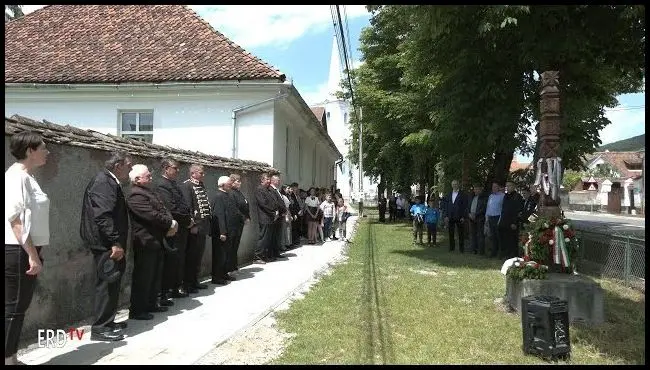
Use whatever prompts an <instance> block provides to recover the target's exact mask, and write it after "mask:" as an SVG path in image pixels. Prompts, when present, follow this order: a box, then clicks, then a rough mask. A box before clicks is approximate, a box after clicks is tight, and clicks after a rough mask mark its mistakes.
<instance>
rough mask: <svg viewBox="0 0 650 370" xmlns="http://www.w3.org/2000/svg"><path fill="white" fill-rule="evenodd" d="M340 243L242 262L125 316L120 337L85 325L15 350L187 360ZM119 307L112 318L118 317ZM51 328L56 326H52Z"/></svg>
mask: <svg viewBox="0 0 650 370" xmlns="http://www.w3.org/2000/svg"><path fill="white" fill-rule="evenodd" d="M356 220H357V217H350V219H349V220H348V224H347V226H348V237H350V235H351V234H352V233H353V232H354V231H353V230H354V229H356ZM344 247H345V243H344V242H342V241H330V242H326V243H324V244H322V245H304V246H301V247H300V248H297V249H293V250H291V251H288V252H285V255H286V256H287V258H286V259H284V260H278V261H277V262H272V263H267V264H265V265H248V266H245V267H241V268H240V270H239V271H237V272H235V273H234V274H235V276H236V278H237V280H236V281H233V282H231V283H230V284H229V285H226V286H217V285H212V284H209V281H207V283H208V285H209V288H208V289H206V290H201V291H200V293H199V294H197V295H192V296H191V297H189V298H181V299H175V300H174V301H175V305H174V306H173V307H170V310H169V311H168V312H163V313H157V314H154V315H155V318H154V319H153V320H151V321H135V320H128V325H129V326H128V328H127V329H126V330H125V331H124V333H125V334H126V335H127V338H126V339H125V340H123V341H120V342H93V341H90V327H89V326H86V327H82V328H83V329H85V334H84V336H83V339H82V340H68V342H67V343H66V345H65V346H64V347H63V348H56V349H50V348H38V347H37V344H33V345H30V346H29V347H28V348H26V349H23V350H21V351H19V353H18V359H19V360H20V361H22V362H24V363H25V364H28V365H36V364H57V365H88V364H122V365H125V364H133V365H145V364H160V365H171V364H179V365H183V364H193V363H195V362H196V361H198V360H199V359H201V357H203V356H204V355H205V354H207V353H208V352H210V351H211V350H213V349H214V348H215V347H217V346H219V345H220V344H222V343H224V342H225V341H227V340H228V339H229V338H231V337H232V336H234V335H235V334H237V333H239V332H240V331H242V330H244V329H246V328H247V327H249V326H251V325H253V324H255V323H256V322H257V321H259V320H261V319H262V318H263V317H265V316H266V315H267V314H268V313H269V312H271V311H272V310H273V309H274V308H276V307H277V306H278V305H280V304H281V303H282V302H284V301H285V300H287V299H288V298H289V297H291V296H292V295H293V293H294V292H296V291H299V290H300V289H301V288H302V287H303V286H304V285H305V284H306V283H308V282H309V281H310V280H311V279H312V278H313V277H314V275H316V274H319V273H321V272H323V271H325V270H327V269H328V268H329V267H330V264H332V263H334V262H336V261H337V260H339V258H340V257H341V255H342V253H343V251H344ZM127 316H128V310H121V311H120V312H119V313H118V317H117V318H116V321H124V320H126V318H127ZM52 329H56V328H52Z"/></svg>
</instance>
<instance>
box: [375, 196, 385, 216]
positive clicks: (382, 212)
mask: <svg viewBox="0 0 650 370" xmlns="http://www.w3.org/2000/svg"><path fill="white" fill-rule="evenodd" d="M377 208H378V209H379V222H386V198H384V196H383V194H379V198H378V199H377Z"/></svg>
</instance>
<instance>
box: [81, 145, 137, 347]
mask: <svg viewBox="0 0 650 370" xmlns="http://www.w3.org/2000/svg"><path fill="white" fill-rule="evenodd" d="M104 166H105V168H104V170H102V171H101V172H99V173H98V174H97V175H95V177H93V179H92V180H90V182H89V183H88V185H87V186H86V190H85V192H84V197H83V206H82V208H81V226H80V236H81V239H82V240H83V241H84V243H85V244H86V246H87V247H88V248H90V250H91V251H92V254H93V260H94V266H95V271H99V270H100V269H102V266H99V263H100V261H101V260H102V257H104V256H105V255H109V256H110V258H111V259H113V260H114V261H116V263H117V267H118V269H119V271H120V272H121V273H120V278H119V279H117V281H114V282H111V283H109V282H107V281H105V280H102V279H101V278H100V277H99V273H98V272H96V273H95V276H96V279H97V280H96V282H95V305H94V321H93V324H92V327H91V339H92V340H103V341H115V340H122V339H124V335H122V334H121V333H119V329H124V328H126V323H124V322H120V323H116V322H115V321H114V320H115V314H116V313H117V304H118V298H119V294H120V283H121V281H122V275H123V274H124V271H125V270H126V258H124V253H125V250H126V245H127V241H128V232H129V216H128V209H127V204H126V199H125V197H124V192H123V191H122V187H121V186H120V181H125V180H126V179H127V178H128V176H129V171H131V158H130V157H129V156H128V155H127V154H126V153H124V152H119V153H114V154H112V156H111V157H110V158H109V159H108V160H107V161H106V163H105V164H104ZM104 258H105V257H104Z"/></svg>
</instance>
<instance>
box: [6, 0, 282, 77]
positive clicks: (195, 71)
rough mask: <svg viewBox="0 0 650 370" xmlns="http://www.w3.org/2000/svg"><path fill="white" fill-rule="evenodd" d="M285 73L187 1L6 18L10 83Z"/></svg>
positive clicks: (70, 8) (54, 9)
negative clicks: (214, 25)
mask: <svg viewBox="0 0 650 370" xmlns="http://www.w3.org/2000/svg"><path fill="white" fill-rule="evenodd" d="M284 78H285V76H284V74H282V73H281V72H280V71H278V70H277V69H275V68H273V67H272V66H270V65H269V64H267V63H265V62H264V61H262V60H260V59H258V58H257V57H255V56H253V55H251V54H249V53H248V52H246V51H245V50H244V49H242V48H241V47H239V46H238V45H236V44H234V43H233V42H232V41H230V40H228V39H227V38H226V37H225V36H224V35H223V34H221V33H219V32H217V31H216V30H214V29H213V28H212V27H211V26H210V25H209V24H208V23H207V22H206V21H204V20H203V19H201V18H200V17H199V16H198V15H197V14H196V13H195V12H194V11H192V10H191V9H190V8H188V7H187V6H183V5H50V6H46V7H44V8H42V9H40V10H37V11H35V12H33V13H31V14H28V15H26V16H24V17H22V18H19V19H17V20H14V21H10V22H7V23H5V83H11V82H27V83H92V82H94V83H118V82H120V83H121V82H165V81H215V80H238V79H239V80H266V79H270V80H280V81H284Z"/></svg>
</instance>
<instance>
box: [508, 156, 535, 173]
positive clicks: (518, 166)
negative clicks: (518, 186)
mask: <svg viewBox="0 0 650 370" xmlns="http://www.w3.org/2000/svg"><path fill="white" fill-rule="evenodd" d="M531 164H532V163H520V162H519V161H517V159H516V158H515V159H513V160H512V162H510V172H515V171H517V170H526V169H530V168H532V167H531Z"/></svg>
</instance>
